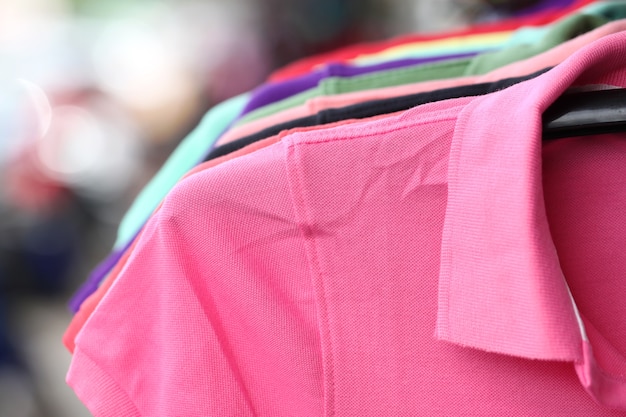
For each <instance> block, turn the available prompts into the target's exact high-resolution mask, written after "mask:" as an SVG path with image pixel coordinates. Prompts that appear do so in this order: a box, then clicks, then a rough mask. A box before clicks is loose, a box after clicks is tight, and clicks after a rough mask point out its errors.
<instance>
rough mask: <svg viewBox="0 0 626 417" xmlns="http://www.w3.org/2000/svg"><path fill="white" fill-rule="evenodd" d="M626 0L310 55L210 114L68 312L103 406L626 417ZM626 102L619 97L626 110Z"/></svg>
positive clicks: (72, 336)
mask: <svg viewBox="0 0 626 417" xmlns="http://www.w3.org/2000/svg"><path fill="white" fill-rule="evenodd" d="M622 18H626V2H623V1H602V2H594V1H589V0H579V1H576V2H574V3H573V4H571V5H570V6H569V7H567V8H559V9H556V10H548V11H543V12H542V13H540V14H535V15H532V16H530V17H525V18H517V19H513V20H507V21H503V22H499V23H496V24H488V25H482V26H476V27H471V28H468V29H465V30H462V31H457V32H452V33H442V34H434V35H411V36H404V37H400V38H396V39H392V40H390V41H385V42H379V43H370V44H363V45H355V46H352V47H349V48H344V49H341V50H338V51H335V52H332V53H329V54H325V55H319V56H314V57H311V58H307V59H304V60H301V61H298V62H296V63H294V64H292V65H289V66H287V67H285V68H283V69H281V70H279V71H276V72H275V73H273V74H272V76H271V77H270V79H269V80H268V82H267V83H266V84H264V85H262V86H260V87H259V88H257V89H256V90H254V91H252V92H250V93H247V94H243V95H240V96H238V97H235V98H232V99H230V100H228V101H225V102H223V103H221V104H219V105H217V106H215V107H214V108H213V109H212V110H210V111H209V112H208V113H207V115H206V116H205V117H204V119H203V120H202V121H201V123H200V125H199V126H198V127H197V128H196V129H195V130H194V131H193V132H192V133H191V134H190V135H189V136H188V137H187V138H186V139H185V140H184V141H183V142H182V143H181V144H180V146H179V147H178V148H177V149H176V150H175V152H174V153H173V154H172V155H171V156H170V158H169V159H168V161H167V162H166V163H165V165H164V166H163V167H162V168H161V170H160V171H159V172H158V173H157V175H156V176H155V177H154V178H153V179H152V180H151V182H150V183H149V184H148V185H147V186H146V187H145V189H144V190H143V191H142V192H141V193H140V194H139V196H138V197H137V199H136V200H135V202H134V204H133V205H132V207H131V208H130V210H129V211H128V212H127V214H126V216H125V217H124V219H123V221H122V223H121V224H120V227H119V233H118V238H117V241H116V243H115V246H114V248H113V251H112V253H111V255H110V257H109V258H107V259H106V260H105V261H103V262H102V264H101V265H99V266H98V268H96V270H94V272H93V274H92V275H91V276H90V277H89V279H88V281H87V282H86V283H85V284H84V286H83V287H82V288H81V289H80V290H79V291H78V293H77V294H76V296H75V297H74V299H73V300H72V302H71V307H72V309H73V310H74V312H75V313H76V314H75V316H74V318H73V320H72V322H71V324H70V326H69V328H68V329H67V331H66V334H65V336H64V343H65V345H66V346H67V347H68V349H69V350H70V351H71V352H72V353H73V357H72V363H71V366H70V369H69V372H68V377H67V380H68V383H69V384H70V385H71V386H72V387H73V389H74V390H75V392H76V394H77V395H78V396H79V397H80V399H81V400H82V401H83V402H84V403H85V404H86V405H87V407H88V408H89V409H90V411H91V412H92V413H93V414H94V415H96V416H122V415H123V416H173V415H178V416H209V415H216V416H217V415H219V416H223V415H237V416H244V415H272V416H283V415H284V416H287V415H290V416H291V415H298V416H309V415H310V416H313V415H325V416H333V415H337V416H347V415H360V416H365V415H371V416H379V415H468V416H469V415H550V416H556V415H563V416H596V415H602V416H605V415H622V414H623V412H624V411H625V410H626V360H625V358H624V355H625V354H626V325H625V323H626V302H625V301H624V300H625V299H626V298H625V297H623V294H625V293H626V280H625V279H624V273H625V271H626V268H625V267H626V251H625V250H624V248H626V215H625V214H624V213H626V141H624V136H623V134H620V133H615V134H605V135H602V136H600V135H596V136H584V137H582V136H580V137H571V138H566V139H560V140H558V141H551V142H546V141H543V140H542V114H543V112H544V111H545V109H546V108H548V106H549V105H550V104H551V103H553V102H554V101H555V100H557V98H559V97H561V96H563V95H564V94H566V93H567V92H568V91H571V90H572V89H577V90H581V89H587V90H599V89H600V90H602V89H613V88H622V87H626V32H625V31H626V19H622ZM625 104H626V103H625Z"/></svg>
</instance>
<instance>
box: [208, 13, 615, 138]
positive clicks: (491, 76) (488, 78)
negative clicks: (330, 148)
mask: <svg viewBox="0 0 626 417" xmlns="http://www.w3.org/2000/svg"><path fill="white" fill-rule="evenodd" d="M623 30H626V19H621V20H616V21H614V22H609V23H607V24H605V25H602V26H600V27H598V28H596V29H594V30H592V31H590V32H586V33H584V34H582V35H580V36H577V37H575V38H573V39H571V40H569V41H567V42H564V43H562V44H560V45H558V46H556V47H554V48H551V49H549V50H548V51H546V52H543V53H541V54H539V55H536V56H534V57H531V58H528V59H525V60H522V61H517V62H513V63H511V64H508V65H506V66H504V67H502V68H498V69H496V70H493V71H491V72H489V73H487V74H484V75H476V76H467V77H458V78H450V79H444V80H433V81H426V82H420V83H414V84H408V85H399V86H393V87H386V88H377V89H372V90H363V91H356V92H352V93H344V94H330V95H326V96H320V97H315V98H312V99H309V100H307V102H306V103H305V104H303V105H301V106H297V107H294V108H291V109H287V110H284V111H281V112H278V113H275V114H272V115H269V116H267V117H263V118H261V119H257V120H253V121H251V122H248V123H245V124H243V125H241V126H235V127H233V128H231V129H229V130H228V131H227V132H226V133H224V134H223V135H222V136H221V137H220V138H219V140H218V141H217V143H216V144H217V145H222V144H224V143H229V142H232V141H233V140H235V139H239V138H242V137H244V136H247V135H250V134H253V133H255V132H258V131H261V130H263V129H265V128H267V127H270V126H273V125H276V124H279V123H283V122H286V121H289V120H293V119H297V118H300V117H306V116H309V115H311V114H315V113H317V112H319V111H321V110H325V109H329V108H336V107H344V106H349V105H352V104H355V103H361V102H364V101H368V100H379V99H385V98H391V97H399V96H402V95H407V94H416V93H423V92H425V91H433V90H437V89H441V88H451V87H459V86H462V85H469V84H477V83H487V82H494V81H498V80H501V79H504V78H510V77H520V76H523V75H526V74H532V73H533V72H535V71H539V70H541V69H543V68H547V67H552V66H554V65H556V64H558V63H559V62H562V61H563V60H564V59H566V58H567V57H568V56H570V55H571V54H573V53H574V52H576V51H577V50H579V49H580V48H582V47H584V46H585V45H588V44H590V43H592V42H594V41H596V40H598V39H600V38H601V37H603V36H606V35H610V34H613V33H617V32H621V31H623Z"/></svg>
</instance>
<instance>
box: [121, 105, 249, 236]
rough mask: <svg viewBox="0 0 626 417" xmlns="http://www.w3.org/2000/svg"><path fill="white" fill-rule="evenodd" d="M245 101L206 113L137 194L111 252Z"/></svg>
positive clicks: (146, 216) (202, 153)
mask: <svg viewBox="0 0 626 417" xmlns="http://www.w3.org/2000/svg"><path fill="white" fill-rule="evenodd" d="M249 98H250V94H249V93H246V94H241V95H239V96H236V97H233V98H231V99H229V100H226V101H224V102H222V103H220V104H218V105H216V106H215V107H213V108H212V109H211V110H209V111H208V112H207V114H206V115H205V116H204V117H203V118H202V121H201V122H200V124H199V125H198V126H197V127H196V128H195V129H194V130H193V131H192V132H191V133H190V134H189V135H187V137H185V139H183V141H182V142H181V143H180V145H178V147H177V148H176V149H175V150H174V152H173V153H172V154H171V155H170V157H169V158H168V159H167V161H165V164H163V166H162V167H161V169H160V170H159V171H158V172H157V173H156V175H155V176H154V177H153V178H152V179H151V180H150V182H148V184H147V185H146V186H145V187H144V188H143V189H142V190H141V192H140V193H139V195H137V197H136V198H135V201H133V203H132V205H131V206H130V208H129V209H128V211H127V212H126V214H125V215H124V217H123V219H122V221H121V223H120V226H119V228H118V230H117V240H116V241H115V245H114V249H121V248H123V247H124V246H126V244H127V243H128V242H130V241H131V240H132V239H133V238H134V237H135V235H136V234H137V233H138V232H139V230H141V228H142V227H143V225H144V224H145V223H146V221H147V220H148V219H149V218H150V216H151V215H152V212H153V211H154V209H156V208H157V207H158V205H159V204H160V203H161V200H163V198H164V197H165V195H166V194H167V193H168V192H169V191H170V190H171V189H172V188H173V187H174V185H176V183H177V182H178V181H179V180H180V179H181V178H182V177H183V176H184V175H185V174H186V173H187V172H188V171H189V170H190V169H191V168H193V167H194V166H196V165H197V164H198V163H200V162H202V160H203V159H204V156H205V154H206V153H207V152H208V150H209V149H210V148H211V146H212V145H213V144H214V143H215V141H217V139H218V138H219V136H220V135H221V134H222V133H223V132H224V130H226V128H227V127H228V126H229V125H230V123H232V122H233V121H234V120H235V119H236V118H237V116H239V114H240V113H241V111H242V110H243V108H244V107H245V105H246V103H247V102H248V100H249Z"/></svg>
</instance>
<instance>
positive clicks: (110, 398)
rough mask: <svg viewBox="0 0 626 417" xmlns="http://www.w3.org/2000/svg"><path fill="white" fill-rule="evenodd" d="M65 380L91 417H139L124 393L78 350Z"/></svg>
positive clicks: (135, 408)
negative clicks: (92, 416)
mask: <svg viewBox="0 0 626 417" xmlns="http://www.w3.org/2000/svg"><path fill="white" fill-rule="evenodd" d="M66 381H67V383H68V384H69V386H70V387H72V389H73V390H74V392H75V393H76V395H77V396H78V398H79V399H80V400H81V401H82V402H83V404H84V405H85V406H86V407H87V408H88V409H89V411H90V412H91V413H92V414H93V415H94V417H108V416H115V417H119V416H128V417H141V413H140V412H139V409H138V408H137V407H136V406H135V404H134V402H133V401H132V399H131V398H130V396H129V395H128V394H127V393H126V391H124V390H123V389H122V388H121V387H120V386H119V385H118V383H117V382H116V381H115V380H114V379H113V378H111V376H110V375H109V374H108V373H107V372H106V371H104V370H103V369H102V368H101V367H100V366H99V365H98V364H97V363H96V362H95V361H93V360H92V359H91V358H90V357H89V356H88V355H87V354H86V353H85V352H83V351H81V349H80V348H79V347H76V350H75V352H74V356H73V358H72V363H71V364H70V369H69V371H68V374H67V379H66Z"/></svg>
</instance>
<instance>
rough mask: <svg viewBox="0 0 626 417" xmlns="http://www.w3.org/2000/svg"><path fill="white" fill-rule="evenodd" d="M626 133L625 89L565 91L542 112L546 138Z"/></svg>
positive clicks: (544, 136)
mask: <svg viewBox="0 0 626 417" xmlns="http://www.w3.org/2000/svg"><path fill="white" fill-rule="evenodd" d="M616 132H626V89H625V88H617V89H610V90H598V91H584V92H576V93H566V94H564V95H562V96H561V97H559V98H558V99H557V100H556V101H555V102H554V103H553V104H552V105H551V106H550V107H549V108H548V109H547V110H546V111H545V112H544V114H543V138H544V140H551V139H558V138H566V137H572V136H585V135H599V134H603V133H616Z"/></svg>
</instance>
